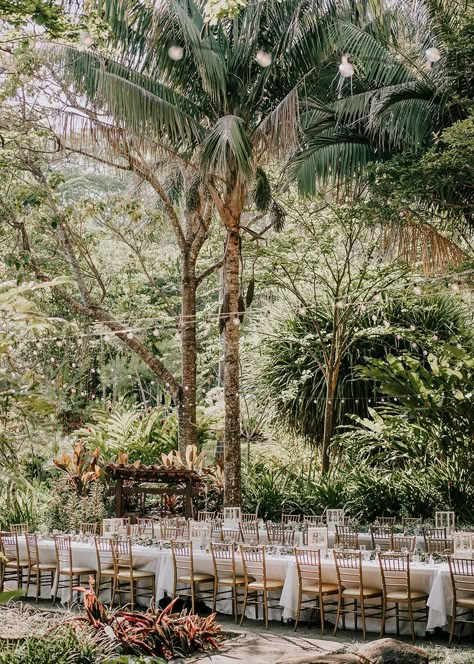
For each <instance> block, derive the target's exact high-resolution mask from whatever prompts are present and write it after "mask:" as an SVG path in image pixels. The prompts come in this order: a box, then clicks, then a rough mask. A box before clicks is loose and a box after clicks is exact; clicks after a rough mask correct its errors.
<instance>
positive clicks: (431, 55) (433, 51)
mask: <svg viewBox="0 0 474 664" xmlns="http://www.w3.org/2000/svg"><path fill="white" fill-rule="evenodd" d="M425 55H426V59H427V60H428V62H431V63H432V64H434V63H435V62H439V60H441V53H440V52H439V50H438V49H437V48H435V47H434V46H432V47H431V48H427V49H426V51H425Z"/></svg>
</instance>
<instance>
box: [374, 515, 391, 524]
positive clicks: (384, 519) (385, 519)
mask: <svg viewBox="0 0 474 664" xmlns="http://www.w3.org/2000/svg"><path fill="white" fill-rule="evenodd" d="M395 519H396V517H395V516H376V517H375V523H374V526H375V525H378V526H394V525H395Z"/></svg>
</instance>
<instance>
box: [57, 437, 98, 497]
mask: <svg viewBox="0 0 474 664" xmlns="http://www.w3.org/2000/svg"><path fill="white" fill-rule="evenodd" d="M99 461H100V448H98V447H97V448H96V449H95V450H94V451H93V452H90V451H89V450H88V449H87V447H86V445H85V444H84V442H83V441H82V440H79V441H78V442H77V443H76V444H75V445H74V447H73V451H72V455H71V454H68V453H67V452H63V453H62V455H61V457H60V458H59V459H54V465H55V466H57V467H58V468H60V469H61V470H63V471H64V472H65V473H66V475H67V479H68V481H69V482H71V483H72V484H73V485H74V487H75V489H76V492H77V494H78V495H79V496H84V495H86V494H87V492H88V490H89V485H90V483H91V482H94V481H95V480H97V479H98V478H99V477H100V465H99Z"/></svg>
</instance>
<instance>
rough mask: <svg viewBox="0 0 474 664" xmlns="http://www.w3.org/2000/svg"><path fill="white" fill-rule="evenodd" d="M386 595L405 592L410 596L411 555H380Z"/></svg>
mask: <svg viewBox="0 0 474 664" xmlns="http://www.w3.org/2000/svg"><path fill="white" fill-rule="evenodd" d="M378 559H379V564H380V573H381V574H382V586H383V589H384V593H390V592H398V591H401V592H404V593H407V594H408V597H409V596H410V554H409V553H394V552H392V551H391V552H390V553H379V554H378Z"/></svg>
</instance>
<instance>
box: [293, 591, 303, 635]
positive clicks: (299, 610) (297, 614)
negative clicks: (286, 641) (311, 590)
mask: <svg viewBox="0 0 474 664" xmlns="http://www.w3.org/2000/svg"><path fill="white" fill-rule="evenodd" d="M302 596H303V593H302V590H301V584H299V589H298V608H297V609H296V620H295V629H294V631H295V632H296V630H297V627H298V622H299V620H300V613H301V599H302Z"/></svg>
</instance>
